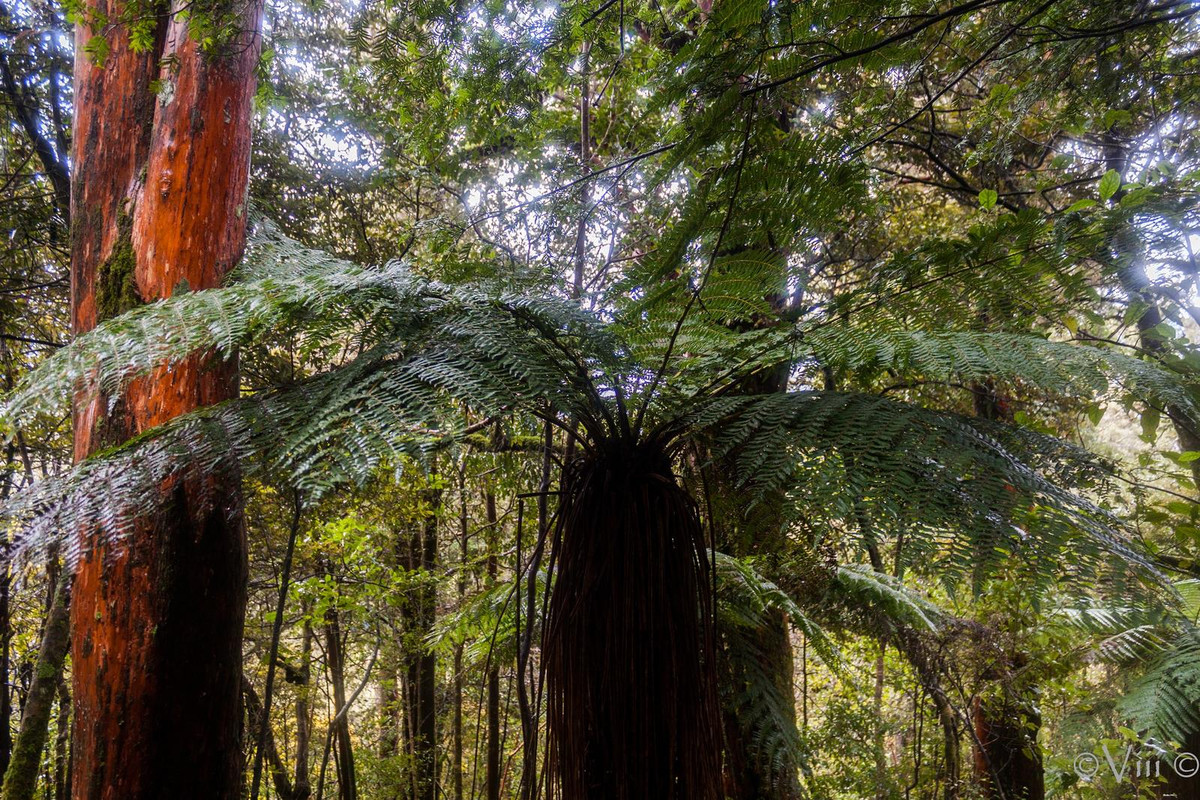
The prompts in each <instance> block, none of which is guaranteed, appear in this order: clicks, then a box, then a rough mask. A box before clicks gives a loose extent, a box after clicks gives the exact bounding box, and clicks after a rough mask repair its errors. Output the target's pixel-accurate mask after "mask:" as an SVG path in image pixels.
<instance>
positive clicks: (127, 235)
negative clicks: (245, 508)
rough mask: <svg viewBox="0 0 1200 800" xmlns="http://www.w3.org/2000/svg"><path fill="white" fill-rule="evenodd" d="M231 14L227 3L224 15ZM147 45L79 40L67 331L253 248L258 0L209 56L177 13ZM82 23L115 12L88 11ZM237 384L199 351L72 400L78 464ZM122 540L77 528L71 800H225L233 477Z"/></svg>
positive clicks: (241, 584)
mask: <svg viewBox="0 0 1200 800" xmlns="http://www.w3.org/2000/svg"><path fill="white" fill-rule="evenodd" d="M218 5H220V4H218ZM182 7H183V6H182V5H181V4H180V3H179V0H175V2H173V3H172V5H171V9H170V12H169V13H162V14H160V16H159V17H158V18H157V23H156V25H157V27H156V30H155V31H154V36H153V42H152V44H151V46H149V47H148V48H146V49H143V50H140V51H136V50H135V49H134V48H133V47H132V46H131V43H130V34H129V30H128V26H127V25H126V24H124V23H121V24H115V25H109V26H105V27H104V29H103V32H102V33H97V34H96V35H103V36H105V37H106V38H107V47H106V50H107V53H106V57H105V58H104V59H103V61H102V62H98V61H96V60H94V59H93V58H91V57H90V56H89V49H88V48H87V47H86V45H87V42H88V40H89V39H90V38H91V36H92V35H93V32H92V31H91V29H90V27H89V26H88V25H86V24H83V25H80V26H78V28H77V30H76V48H75V50H76V53H77V58H76V64H75V123H74V137H73V147H74V152H73V160H72V163H73V165H74V174H73V175H72V185H71V209H72V220H73V223H74V224H73V226H72V241H71V321H72V329H73V332H74V333H75V334H82V333H85V332H86V331H89V330H91V329H92V328H93V327H95V326H96V325H97V324H99V323H100V322H103V321H104V320H106V319H108V318H110V317H113V316H116V315H118V314H120V313H122V312H124V311H127V310H129V309H130V308H132V307H134V306H136V305H138V304H140V303H143V302H150V301H153V300H157V299H159V298H164V297H168V296H170V295H171V294H172V293H173V292H175V291H178V290H181V289H183V288H185V287H186V288H190V289H204V288H211V287H215V286H218V285H220V284H221V282H222V280H223V279H224V277H225V275H226V274H227V273H228V272H229V270H230V269H232V268H233V266H234V265H235V264H236V263H237V261H238V259H239V258H240V257H241V255H242V251H243V248H244V245H245V228H246V186H247V178H248V174H249V158H250V121H251V117H252V113H253V96H254V90H255V68H256V65H257V62H258V53H259V46H260V41H259V33H258V31H259V25H260V21H261V13H262V8H261V0H249V2H246V3H245V4H238V5H236V6H228V7H225V6H222V7H220V8H218V9H216V13H222V14H224V13H228V14H230V15H231V19H232V24H233V27H234V28H236V32H234V33H232V34H231V35H230V39H229V41H228V42H226V43H224V44H223V45H221V46H220V47H219V48H218V49H217V50H215V51H211V52H204V51H202V50H201V47H200V45H199V44H198V43H197V42H196V41H195V40H194V39H192V38H191V36H190V35H189V33H188V22H187V20H186V19H184V18H181V16H180V14H179V13H178V12H179V11H180V10H181V9H182ZM84 11H85V14H92V15H94V14H103V15H105V16H107V17H108V18H109V19H116V18H117V17H118V14H119V12H120V11H121V8H120V7H119V6H115V5H114V4H113V3H111V2H108V0H87V2H86V3H85V9H84ZM236 393H237V366H236V364H235V363H230V362H218V361H217V360H215V359H214V358H213V357H211V356H209V355H206V354H196V355H194V356H192V357H190V358H188V359H187V360H186V361H184V362H183V363H180V364H176V365H174V366H173V367H172V368H171V369H166V368H163V369H159V370H157V371H155V372H154V373H152V374H150V375H148V376H146V377H143V378H140V379H138V380H136V381H134V382H133V383H132V384H131V385H130V386H129V387H128V388H127V389H126V390H125V391H124V392H123V394H122V396H121V397H119V398H113V400H115V402H114V403H113V404H112V405H111V406H110V403H109V400H110V398H106V397H101V396H98V395H95V394H92V395H84V394H82V393H81V394H80V395H79V396H77V397H76V403H75V410H74V428H75V458H76V459H77V460H79V459H83V458H85V457H86V456H88V455H89V454H91V453H94V452H96V451H97V450H98V449H100V448H103V447H105V446H107V445H111V444H114V443H118V442H121V441H124V440H126V439H128V438H129V437H130V436H133V435H135V434H137V433H140V432H141V431H144V430H146V429H148V428H152V427H154V426H156V425H159V424H161V423H163V422H166V421H167V420H169V419H171V418H173V417H175V416H178V415H179V414H182V413H185V412H187V411H190V410H192V409H195V408H197V407H199V406H203V405H207V404H210V403H215V402H218V401H221V400H225V399H228V398H230V397H233V396H235V395H236ZM159 491H161V492H163V495H164V496H163V500H164V502H163V503H161V504H151V506H152V508H153V509H154V510H152V511H150V512H148V513H146V514H144V515H143V516H142V517H141V518H140V519H139V520H138V521H137V524H136V525H135V526H134V530H133V531H132V532H131V533H130V534H129V535H128V536H127V537H125V538H124V539H123V540H122V541H121V543H120V546H119V547H118V546H116V545H114V544H113V543H112V542H110V541H108V540H107V539H105V538H104V537H102V536H94V535H92V534H93V532H91V531H81V532H80V535H81V536H83V537H84V544H85V548H84V553H83V556H82V557H81V559H80V562H79V564H78V566H77V569H76V576H75V588H74V591H75V603H74V608H73V612H72V629H73V631H72V653H73V696H74V703H75V714H74V724H73V745H72V747H73V755H74V763H73V770H72V772H73V793H72V796H73V797H74V798H76V800H109V799H110V798H120V799H121V800H141V799H142V798H145V799H146V800H149V799H150V798H162V797H171V798H175V800H186V799H187V798H196V799H197V800H200V799H201V798H203V800H224V799H225V798H229V799H230V800H232V798H235V797H238V795H239V793H240V791H241V766H242V765H241V751H242V747H241V744H242V742H241V699H240V695H241V637H242V623H243V617H244V614H245V603H246V599H245V592H246V587H245V584H246V571H247V567H246V552H245V532H244V527H243V522H242V515H241V501H240V486H239V480H238V477H237V475H236V472H235V470H233V469H229V470H227V471H225V472H224V473H223V474H213V475H205V476H195V475H192V476H188V477H186V478H182V479H179V480H176V481H173V482H171V483H170V484H169V485H166V486H162V487H160V488H159Z"/></svg>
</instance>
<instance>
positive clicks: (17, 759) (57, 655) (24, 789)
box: [0, 571, 71, 800]
mask: <svg viewBox="0 0 1200 800" xmlns="http://www.w3.org/2000/svg"><path fill="white" fill-rule="evenodd" d="M70 608H71V575H70V574H69V573H67V572H65V571H64V572H63V574H62V575H61V576H59V577H58V578H57V579H55V580H54V596H53V599H52V600H51V602H50V611H49V613H48V614H47V616H46V628H45V630H44V631H43V633H42V644H41V648H40V649H39V651H38V658H37V666H36V667H35V668H34V672H33V680H32V681H31V683H30V685H29V693H28V695H26V697H25V706H24V708H22V710H21V727H20V730H18V731H17V739H16V743H15V744H14V746H13V750H12V757H11V759H10V760H9V762H8V769H7V770H5V773H4V788H3V790H2V791H0V797H2V798H3V800H33V796H34V792H35V791H36V790H37V782H38V775H39V773H40V772H41V766H42V751H43V749H44V748H45V746H46V734H47V731H48V729H49V726H50V716H51V714H52V712H53V710H54V698H55V695H56V693H57V691H58V683H59V681H60V680H61V677H62V669H63V662H64V661H65V660H66V657H67V649H68V647H69V645H70V640H71V637H70V627H69V626H70Z"/></svg>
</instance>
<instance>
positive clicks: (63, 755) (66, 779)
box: [54, 675, 71, 800]
mask: <svg viewBox="0 0 1200 800" xmlns="http://www.w3.org/2000/svg"><path fill="white" fill-rule="evenodd" d="M70 791H71V690H70V688H69V687H68V686H67V680H66V678H65V677H63V676H62V675H59V678H58V732H57V734H56V735H55V737H54V800H66V798H67V796H68V795H69V794H70Z"/></svg>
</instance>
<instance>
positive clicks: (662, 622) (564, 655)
mask: <svg viewBox="0 0 1200 800" xmlns="http://www.w3.org/2000/svg"><path fill="white" fill-rule="evenodd" d="M560 502H561V505H560V509H559V516H558V524H557V528H556V530H555V532H554V533H555V537H554V544H553V552H552V554H551V558H552V563H554V564H555V565H556V570H555V577H554V584H553V587H552V590H551V595H550V600H549V607H548V609H547V617H546V625H545V628H544V630H543V639H542V660H541V664H542V669H543V670H544V676H545V681H546V698H547V700H546V714H547V725H548V742H547V757H546V770H547V777H548V785H549V791H550V794H551V796H552V797H556V798H560V800H717V798H719V797H720V777H721V755H720V742H721V733H720V712H719V706H718V699H717V687H716V665H715V663H714V660H715V638H714V620H713V591H712V573H711V569H710V567H711V564H710V559H709V551H708V547H707V544H706V542H705V539H704V532H703V528H702V527H701V524H700V518H699V514H698V513H697V509H696V505H695V503H694V502H693V500H692V499H691V498H690V497H689V496H688V494H687V493H686V492H685V491H684V490H683V489H682V488H681V487H680V486H679V485H678V484H677V483H676V482H675V478H674V476H673V474H672V472H671V467H670V462H669V460H668V459H667V457H666V456H665V455H664V454H663V452H662V450H661V449H660V448H658V447H656V446H653V445H647V444H643V445H640V446H639V445H630V446H613V447H611V448H609V449H608V450H606V451H601V452H600V454H598V455H591V456H589V457H586V458H584V459H582V460H580V461H579V462H577V463H576V464H574V465H572V466H571V468H570V469H569V470H568V472H567V474H566V475H565V476H564V481H563V491H562V494H561V496H560Z"/></svg>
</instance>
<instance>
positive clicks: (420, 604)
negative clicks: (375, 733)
mask: <svg viewBox="0 0 1200 800" xmlns="http://www.w3.org/2000/svg"><path fill="white" fill-rule="evenodd" d="M425 502H426V503H427V504H428V516H427V517H426V518H425V520H424V522H423V523H422V524H421V525H420V526H419V527H417V528H414V529H413V531H412V534H411V537H410V539H409V542H408V545H409V547H408V553H407V557H408V558H407V566H408V569H409V570H410V571H417V570H420V571H421V572H422V573H423V575H424V576H425V577H424V579H423V580H421V581H420V582H418V586H417V588H416V589H415V590H414V591H413V593H412V596H410V597H409V598H408V602H407V603H406V604H405V611H406V622H407V627H408V634H409V635H408V639H409V641H410V643H411V645H412V646H411V647H410V648H409V652H408V653H406V654H405V671H406V677H407V680H406V681H405V695H406V696H405V707H406V709H407V712H408V725H407V727H408V731H409V750H410V753H409V754H410V756H411V758H412V770H411V781H410V787H411V789H410V793H409V799H410V800H435V798H436V797H437V780H438V776H437V763H438V759H437V709H436V707H435V700H436V694H437V660H436V657H435V656H434V654H433V653H432V652H431V651H430V650H429V648H428V647H427V646H426V645H425V641H426V636H427V635H428V633H429V632H430V631H431V630H432V629H433V624H434V622H435V613H436V606H437V588H436V587H435V586H434V584H433V582H432V579H431V576H432V574H433V570H434V569H436V567H437V547H438V540H437V528H438V512H439V511H440V510H441V502H442V492H441V490H440V489H436V488H430V489H427V490H426V491H425Z"/></svg>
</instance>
